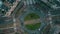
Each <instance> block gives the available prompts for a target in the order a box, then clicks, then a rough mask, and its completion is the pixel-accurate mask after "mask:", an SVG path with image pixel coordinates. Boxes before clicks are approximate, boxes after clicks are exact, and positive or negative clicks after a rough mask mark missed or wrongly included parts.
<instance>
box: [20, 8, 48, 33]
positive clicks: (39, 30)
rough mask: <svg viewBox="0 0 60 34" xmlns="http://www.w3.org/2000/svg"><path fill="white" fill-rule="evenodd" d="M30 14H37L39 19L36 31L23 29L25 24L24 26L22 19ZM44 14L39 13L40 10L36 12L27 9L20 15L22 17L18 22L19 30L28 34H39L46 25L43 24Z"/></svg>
mask: <svg viewBox="0 0 60 34" xmlns="http://www.w3.org/2000/svg"><path fill="white" fill-rule="evenodd" d="M30 13H35V14H37V15H38V16H39V17H40V18H39V21H40V23H41V25H40V26H39V28H38V29H35V30H30V29H27V28H26V27H25V24H24V19H25V17H26V16H27V15H28V14H30ZM44 17H45V16H44V13H43V11H40V10H36V9H30V8H28V10H25V12H24V13H22V15H21V16H20V18H19V20H20V23H21V28H22V29H23V30H24V31H26V32H28V33H29V34H40V33H41V31H42V30H43V29H44V27H45V26H46V25H47V24H46V23H45V22H44Z"/></svg>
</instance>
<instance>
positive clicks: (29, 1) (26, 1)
mask: <svg viewBox="0 0 60 34" xmlns="http://www.w3.org/2000/svg"><path fill="white" fill-rule="evenodd" d="M36 2H37V0H24V4H25V5H32V4H35V3H36Z"/></svg>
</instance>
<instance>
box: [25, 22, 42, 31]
mask: <svg viewBox="0 0 60 34" xmlns="http://www.w3.org/2000/svg"><path fill="white" fill-rule="evenodd" d="M40 25H41V23H36V24H27V25H25V27H26V28H27V29H29V30H36V29H38V28H39V27H40Z"/></svg>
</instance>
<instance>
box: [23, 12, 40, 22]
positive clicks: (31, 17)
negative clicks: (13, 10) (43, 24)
mask: <svg viewBox="0 0 60 34" xmlns="http://www.w3.org/2000/svg"><path fill="white" fill-rule="evenodd" d="M38 18H40V17H39V15H37V14H35V13H30V14H28V15H27V16H26V17H25V19H24V21H26V20H32V19H38Z"/></svg>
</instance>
